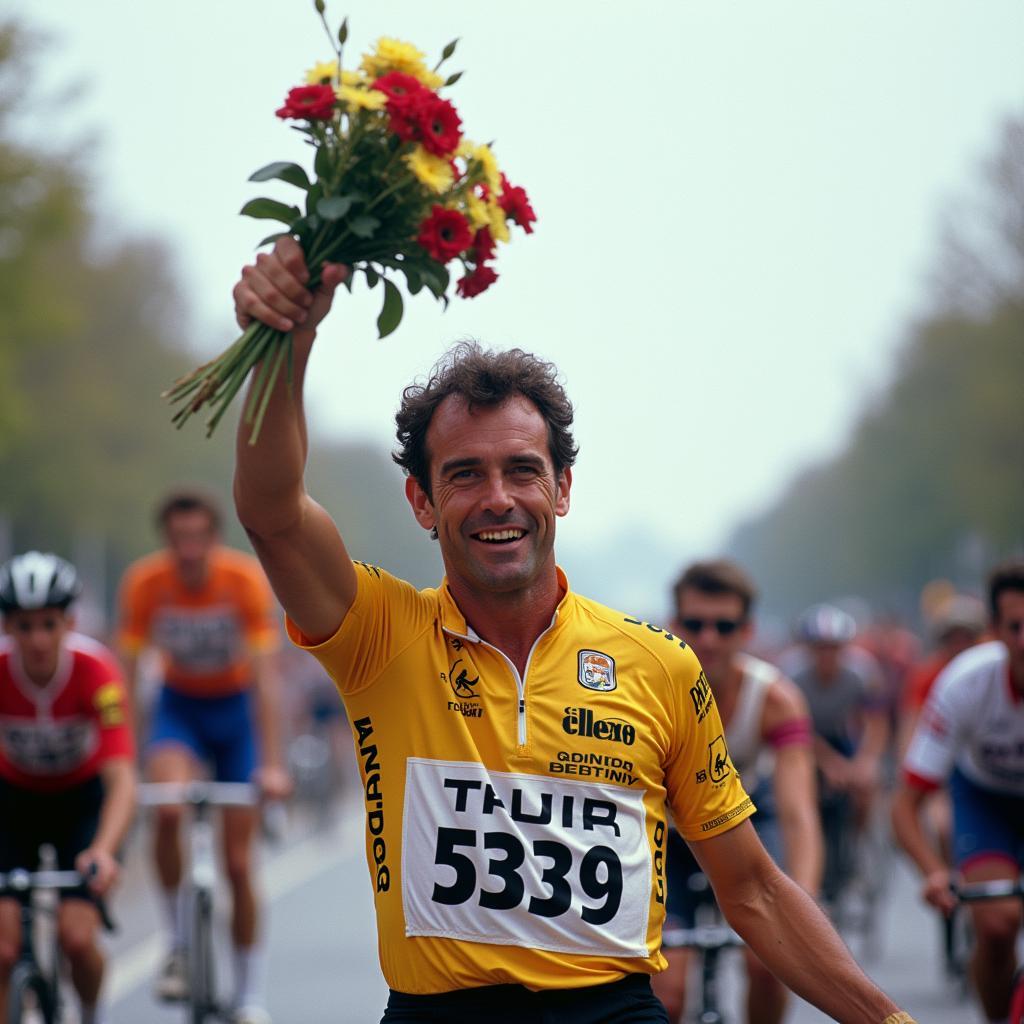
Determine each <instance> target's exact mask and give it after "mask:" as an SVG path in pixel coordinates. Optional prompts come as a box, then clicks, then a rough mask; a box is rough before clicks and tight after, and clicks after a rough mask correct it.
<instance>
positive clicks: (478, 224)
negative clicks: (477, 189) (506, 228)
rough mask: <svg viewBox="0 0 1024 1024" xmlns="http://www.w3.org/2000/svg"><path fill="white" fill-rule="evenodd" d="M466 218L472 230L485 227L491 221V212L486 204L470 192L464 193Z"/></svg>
mask: <svg viewBox="0 0 1024 1024" xmlns="http://www.w3.org/2000/svg"><path fill="white" fill-rule="evenodd" d="M466 219H467V220H468V221H469V223H470V224H471V225H472V227H473V230H474V231H479V229H480V228H482V227H487V226H488V225H489V224H490V223H491V214H490V211H489V210H488V209H487V204H486V203H485V202H484V201H483V200H482V199H481V198H480V197H479V196H478V195H474V194H473V193H472V192H467V193H466Z"/></svg>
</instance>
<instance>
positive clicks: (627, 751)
mask: <svg viewBox="0 0 1024 1024" xmlns="http://www.w3.org/2000/svg"><path fill="white" fill-rule="evenodd" d="M356 572H357V576H358V580H359V584H358V591H357V595H356V599H355V602H354V603H353V605H352V608H351V609H350V611H349V612H348V615H347V616H346V617H345V619H344V621H343V623H342V625H341V627H340V628H339V629H338V632H337V633H336V634H335V635H334V636H333V637H331V638H330V639H329V640H327V641H325V642H324V643H322V644H319V645H309V644H307V643H305V642H304V641H305V638H304V637H303V636H302V634H301V633H300V632H299V631H298V629H297V628H296V627H295V625H294V624H293V623H289V626H288V628H289V633H290V635H291V637H292V639H293V641H295V642H296V643H297V644H299V645H300V646H303V647H306V649H308V650H310V651H311V652H312V653H313V654H314V655H315V656H316V657H317V658H318V659H319V660H320V662H321V663H322V664H323V665H324V667H325V668H326V669H327V671H328V672H329V673H330V675H331V676H332V678H333V679H334V680H335V682H336V683H337V686H338V689H339V690H340V691H341V694H342V696H343V698H344V701H345V705H346V708H347V711H348V714H349V718H350V720H351V723H352V730H353V736H354V741H355V747H356V752H357V757H358V760H359V765H360V770H361V772H362V781H363V789H364V792H365V801H366V856H367V863H368V865H369V869H370V876H371V879H372V882H373V887H374V899H375V904H376V912H377V929H378V937H379V950H380V961H381V968H382V970H383V973H384V977H385V979H386V981H387V983H388V985H389V986H390V987H391V988H392V989H395V990H397V991H400V992H406V993H410V994H424V993H439V992H448V991H452V990H454V989H462V988H472V987H476V986H481V985H494V984H506V983H517V984H522V985H526V986H528V987H529V988H532V989H545V988H571V987H576V986H583V985H597V984H602V983H605V982H610V981H615V980H617V979H619V978H621V977H623V976H624V975H626V974H630V973H636V972H647V973H650V974H653V973H656V972H657V971H659V970H662V969H664V967H665V960H664V958H663V957H662V955H661V952H660V945H661V926H662V922H663V920H664V917H665V861H664V850H665V830H666V814H665V805H666V801H667V802H668V804H669V805H670V807H671V809H672V814H673V816H674V818H675V823H676V827H677V828H678V829H679V831H680V832H681V833H682V835H683V836H684V837H685V838H687V839H705V838H708V837H710V836H713V835H716V834H718V833H720V832H724V831H726V830H727V829H730V828H732V827H734V826H735V825H737V824H739V822H741V821H743V820H744V819H745V818H747V817H749V816H750V815H751V814H752V813H753V811H754V807H753V805H752V803H751V801H750V799H749V798H748V797H747V795H746V794H745V793H744V791H743V787H742V786H741V784H740V780H739V778H738V777H737V774H736V772H735V770H734V768H733V766H732V763H731V761H730V760H729V755H728V751H727V750H726V745H725V739H724V733H723V729H722V724H721V720H720V719H719V716H718V710H717V708H716V707H715V705H714V701H713V700H712V696H711V691H710V688H709V687H708V683H707V680H706V678H705V677H704V674H703V672H702V671H701V668H700V665H699V664H698V662H697V659H696V657H695V656H694V655H693V653H692V652H691V651H690V649H689V648H688V647H687V646H686V645H685V644H684V643H683V642H682V641H680V640H679V639H678V638H677V637H675V636H673V635H672V634H671V633H668V632H666V631H664V630H662V629H660V628H658V627H657V626H653V625H648V624H646V623H644V622H641V621H639V620H638V619H635V618H631V617H630V616H628V615H623V614H622V613H620V612H616V611H612V610H611V609H609V608H606V607H604V606H603V605H600V604H597V603H596V602H594V601H590V600H587V599H586V598H583V597H580V596H579V595H578V594H574V593H573V592H572V591H570V590H569V589H568V584H567V583H566V580H565V576H564V574H562V572H561V570H559V579H560V582H561V584H562V586H563V588H564V590H565V596H564V597H563V599H562V600H561V602H560V603H559V605H558V608H557V611H556V612H555V616H554V618H553V620H552V623H551V625H550V627H549V628H548V629H547V630H546V631H545V632H544V633H542V634H541V636H540V637H538V639H537V641H536V643H535V644H534V647H533V649H532V651H531V652H530V656H529V659H528V662H527V666H526V671H525V673H524V676H523V678H520V677H519V674H518V672H517V670H516V668H515V666H514V665H513V664H512V662H511V661H509V660H508V658H507V657H506V656H505V655H504V654H503V653H502V652H501V651H499V650H498V649H497V648H495V647H492V646H491V645H489V644H487V643H486V642H484V641H483V640H481V639H480V637H478V636H477V635H476V634H475V633H474V631H473V630H472V628H471V627H470V626H469V625H468V624H467V623H466V620H465V618H464V617H463V615H462V614H461V612H460V611H459V609H458V607H457V606H456V604H455V602H454V600H453V599H452V596H451V594H450V592H449V590H448V588H447V586H446V585H445V584H444V583H442V585H441V587H440V588H439V589H437V590H423V591H417V590H416V589H415V588H414V587H412V586H411V585H410V584H408V583H405V582H403V581H401V580H399V579H396V578H395V577H394V576H391V575H389V574H388V573H386V572H384V571H383V570H381V569H378V568H376V567H375V566H371V565H367V564H364V563H356Z"/></svg>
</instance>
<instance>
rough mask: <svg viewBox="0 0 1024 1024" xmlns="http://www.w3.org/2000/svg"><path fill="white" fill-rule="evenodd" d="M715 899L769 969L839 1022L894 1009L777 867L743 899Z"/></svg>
mask: <svg viewBox="0 0 1024 1024" xmlns="http://www.w3.org/2000/svg"><path fill="white" fill-rule="evenodd" d="M719 902H720V904H721V906H722V910H723V912H724V913H725V915H726V918H727V919H728V921H729V923H730V924H731V925H732V926H733V928H735V929H736V931H737V932H739V933H740V935H742V936H743V938H744V940H745V941H746V943H747V945H749V946H750V948H751V949H752V950H753V951H754V952H755V953H756V954H757V956H758V957H759V958H760V959H761V960H762V961H763V962H764V963H765V964H766V966H767V967H768V968H769V970H771V972H772V973H773V974H774V975H775V976H776V977H777V978H778V979H779V980H780V981H781V982H782V983H783V984H785V985H786V986H787V987H788V988H790V989H792V990H793V991H794V992H796V993H797V995H799V996H801V997H803V998H804V999H806V1000H807V1001H808V1002H810V1003H812V1004H813V1005H815V1006H817V1007H818V1008H819V1009H820V1010H822V1011H823V1012H824V1013H827V1014H828V1015H829V1016H830V1017H832V1018H833V1019H835V1020H837V1021H840V1022H841V1024H879V1022H880V1021H883V1020H884V1019H885V1018H886V1017H887V1016H888V1015H889V1014H890V1013H894V1012H896V1011H897V1010H898V1009H899V1008H898V1007H897V1006H896V1004H895V1003H893V1001H892V1000H891V999H889V997H888V996H886V995H885V993H884V992H882V991H881V990H880V989H879V988H877V986H875V985H874V984H873V983H872V982H871V981H870V979H869V978H868V977H867V976H866V975H865V974H864V972H863V971H861V969H860V968H859V967H858V966H857V964H856V963H855V961H854V959H853V957H852V956H851V955H850V952H849V950H848V949H847V948H846V946H844V945H843V943H842V940H841V939H840V938H839V936H838V935H837V934H836V932H835V930H834V929H833V928H832V926H831V925H830V924H829V922H828V920H827V918H826V917H825V915H824V914H823V913H822V912H821V910H820V909H819V908H818V906H817V905H816V904H815V902H814V901H813V900H812V899H811V898H810V897H809V896H808V895H807V894H806V893H805V892H804V891H803V890H802V889H801V888H800V887H799V886H798V885H796V884H795V883H794V882H793V881H791V880H790V879H788V878H786V877H785V876H784V875H783V874H782V873H781V872H778V873H777V875H776V877H775V878H774V879H773V880H772V881H771V882H770V883H769V884H767V885H765V886H764V887H763V888H762V889H760V890H759V891H757V892H756V894H755V895H754V896H753V897H752V898H751V899H750V900H749V901H746V902H740V901H733V902H729V901H723V900H722V899H721V897H720V899H719Z"/></svg>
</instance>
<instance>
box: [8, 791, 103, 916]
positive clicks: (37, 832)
mask: <svg viewBox="0 0 1024 1024" xmlns="http://www.w3.org/2000/svg"><path fill="white" fill-rule="evenodd" d="M102 806H103V780H102V779H101V778H100V777H99V776H98V775H96V776H93V778H91V779H89V780H88V781H86V782H83V783H81V784H80V785H77V786H72V787H71V788H70V789H64V790H59V791H58V792H55V793H46V792H40V791H38V790H35V789H24V788H23V787H21V786H15V785H14V784H13V783H10V782H6V781H5V780H3V779H0V871H10V870H11V869H12V868H25V869H26V870H28V871H34V870H36V869H37V868H38V867H39V847H40V846H42V845H43V844H44V843H49V844H50V845H51V846H53V847H54V849H56V851H57V868H58V869H59V870H60V871H72V870H74V867H75V858H76V857H77V856H78V855H79V854H80V853H81V852H82V851H83V850H84V849H86V847H88V846H89V845H90V844H91V843H92V841H93V839H94V838H95V836H96V830H97V828H98V827H99V821H100V809H101V807H102ZM61 897H62V898H63V899H86V900H89V901H90V902H91V901H92V897H91V896H90V895H89V894H88V890H86V889H85V888H84V887H83V888H82V890H81V891H79V890H69V891H67V892H62V893H61Z"/></svg>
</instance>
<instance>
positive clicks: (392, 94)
mask: <svg viewBox="0 0 1024 1024" xmlns="http://www.w3.org/2000/svg"><path fill="white" fill-rule="evenodd" d="M373 88H374V89H379V90H380V91H381V92H382V93H384V95H385V96H387V98H388V102H387V107H386V109H387V112H388V114H390V115H391V120H390V124H389V126H390V128H391V130H392V131H393V132H394V133H395V134H396V135H397V136H398V137H399V138H400V139H401V140H402V141H403V142H416V141H418V140H419V138H420V134H421V129H420V121H419V117H420V114H419V112H420V108H421V107H422V106H423V104H424V102H425V101H426V100H428V99H429V98H430V97H431V96H433V95H434V94H433V93H432V92H431V91H430V90H429V89H427V88H426V87H425V86H424V85H423V83H422V82H421V81H420V80H419V79H418V78H414V77H413V76H412V75H405V74H403V73H402V72H401V71H389V72H388V73H387V74H386V75H381V76H380V78H378V79H377V81H376V82H374V83H373Z"/></svg>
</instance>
